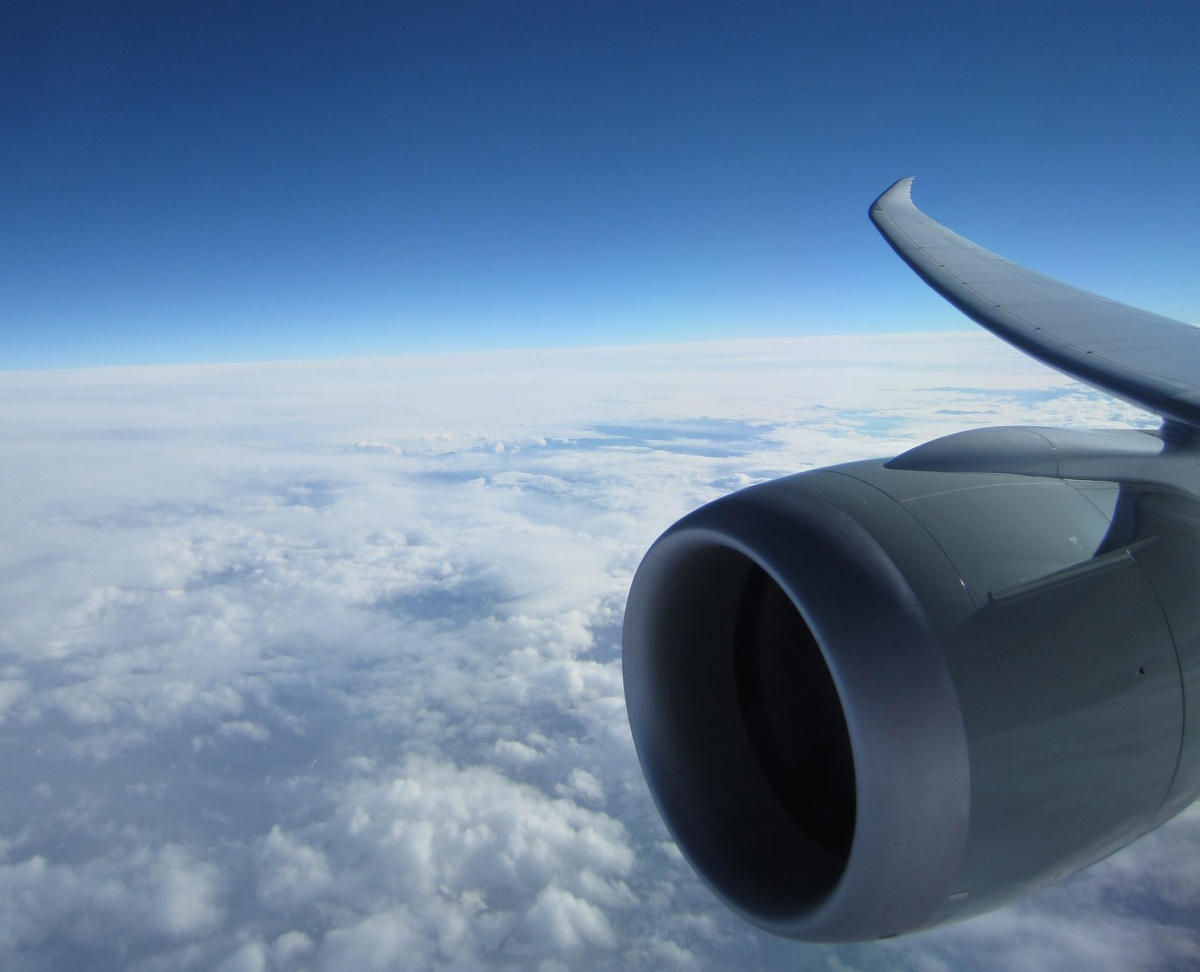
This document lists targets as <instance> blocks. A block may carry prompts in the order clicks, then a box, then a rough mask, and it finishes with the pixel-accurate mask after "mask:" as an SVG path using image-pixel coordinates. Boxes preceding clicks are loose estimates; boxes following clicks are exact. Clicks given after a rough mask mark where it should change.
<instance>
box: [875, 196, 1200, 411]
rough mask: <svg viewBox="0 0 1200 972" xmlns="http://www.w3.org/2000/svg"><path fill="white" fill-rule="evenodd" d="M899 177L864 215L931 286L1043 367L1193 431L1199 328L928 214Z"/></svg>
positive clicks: (1199, 387) (1198, 392)
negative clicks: (983, 242) (1045, 272)
mask: <svg viewBox="0 0 1200 972" xmlns="http://www.w3.org/2000/svg"><path fill="white" fill-rule="evenodd" d="M911 191H912V179H911V178H907V179H901V180H900V181H899V182H897V183H896V184H895V185H893V186H892V187H891V188H890V189H888V190H887V192H885V193H884V194H883V195H882V196H880V197H879V198H878V199H876V200H875V202H874V203H873V204H872V205H871V220H872V222H874V223H875V226H876V227H877V228H878V229H879V232H880V233H882V234H883V237H884V239H886V240H887V241H888V243H890V244H891V246H892V249H894V250H895V251H896V252H897V253H898V254H899V255H900V257H901V258H902V259H903V260H904V262H905V263H907V264H908V265H909V266H910V267H912V269H913V270H915V271H916V273H917V275H918V276H919V277H921V279H922V280H924V281H925V282H926V283H927V284H929V286H931V287H932V288H933V289H934V290H936V291H937V292H938V293H939V294H941V295H942V296H943V297H945V298H946V300H948V301H950V303H952V304H953V305H954V306H955V307H957V308H958V309H959V310H961V311H962V312H963V313H964V314H966V315H967V316H968V317H970V318H972V319H973V320H974V321H976V322H977V323H979V324H982V325H983V326H984V327H985V328H987V329H988V330H989V331H991V332H992V333H993V334H995V335H996V336H997V337H1000V338H1003V339H1004V340H1005V341H1007V342H1008V343H1009V344H1011V345H1013V346H1014V347H1016V348H1019V349H1020V350H1022V351H1024V352H1025V353H1026V354H1028V355H1031V356H1032V357H1034V358H1037V359H1038V360H1039V361H1042V362H1044V363H1045V364H1048V365H1050V367H1052V368H1055V369H1057V370H1058V371H1061V372H1064V373H1065V374H1068V375H1070V376H1071V377H1073V378H1078V379H1079V380H1080V381H1083V382H1086V383H1087V384H1089V385H1092V386H1094V387H1096V388H1099V389H1101V390H1102V391H1105V392H1108V393H1109V394H1110V395H1115V396H1116V397H1118V398H1122V399H1124V400H1125V401H1127V402H1132V403H1133V404H1135V405H1138V406H1141V407H1142V408H1146V409H1149V410H1150V411H1152V412H1154V413H1156V414H1158V415H1161V416H1162V417H1163V418H1165V419H1168V420H1171V421H1175V422H1181V423H1183V424H1184V425H1187V426H1189V427H1191V428H1193V429H1200V328H1197V327H1193V326H1191V325H1189V324H1184V323H1182V322H1180V321H1173V320H1171V319H1169V318H1166V317H1159V316H1158V315H1157V314H1150V313H1148V312H1146V311H1143V310H1138V309H1137V308H1136V307H1130V306H1128V305H1126V304H1119V303H1117V302H1116V301H1113V300H1108V299H1107V298H1105V297H1099V296H1097V295H1096V294H1091V293H1088V292H1087V291H1085V290H1079V289H1078V288H1076V287H1071V286H1069V285H1067V284H1065V283H1062V282H1060V281H1058V280H1053V279H1051V278H1050V277H1045V276H1042V275H1041V274H1040V273H1034V272H1033V271H1032V270H1027V269H1025V268H1024V267H1022V266H1020V265H1019V264H1016V263H1013V262H1012V261H1011V260H1006V259H1004V257H1002V256H999V255H997V254H995V253H992V252H991V251H990V250H985V249H983V247H981V246H976V245H975V244H974V243H972V242H971V241H970V240H968V239H964V238H963V237H961V236H959V235H958V234H957V233H955V232H953V231H951V230H949V229H947V228H946V227H945V226H942V225H941V224H940V223H936V222H934V221H933V220H932V219H930V218H929V217H928V216H926V215H925V214H924V213H923V212H921V211H920V210H919V209H917V207H916V206H914V205H913V202H912V196H911Z"/></svg>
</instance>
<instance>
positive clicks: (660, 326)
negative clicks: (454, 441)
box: [0, 0, 1200, 370]
mask: <svg viewBox="0 0 1200 972" xmlns="http://www.w3.org/2000/svg"><path fill="white" fill-rule="evenodd" d="M1198 38H1200V12H1197V11H1196V10H1195V8H1194V7H1193V6H1191V5H1188V4H1183V3H1153V4H1149V5H1143V6H1140V7H1136V8H1135V7H1134V6H1133V5H1129V4H1125V3H1112V2H1107V0H1106V2H1098V3H1097V2H1092V3H1082V2H1068V3H1060V4H1053V5H1048V4H1044V3H1034V2H1029V0H1019V2H1015V3H1012V4H1008V5H1004V6H1002V7H1000V6H987V7H981V6H975V5H964V4H952V3H919V4H916V5H903V6H901V5H895V4H891V3H833V2H826V0H819V2H811V3H805V4H787V3H761V2H754V3H748V4H741V3H739V4H733V3H718V2H703V3H696V4H688V5H674V4H670V5H668V4H649V5H647V4H635V3H627V2H618V3H607V4H603V5H584V4H561V3H549V2H529V3H519V4H499V3H485V2H477V0H465V2H461V3H406V4H390V3H376V2H367V3H358V4H354V5H352V6H350V7H339V8H335V7H334V6H333V5H328V4H319V3H295V4H287V5H284V4H267V3H260V4H250V5H246V4H235V3H232V2H217V3H208V4H204V5H163V4H156V3H151V2H136V3H133V2H121V3H116V4H110V5H104V6H99V7H97V6H93V5H88V4H83V3H65V4H54V5H42V4H20V5H10V6H9V7H7V8H6V9H5V10H4V11H3V12H0V266H3V268H4V269H3V277H2V278H0V370H4V369H25V368H59V367H83V366H92V365H116V364H143V363H174V362H221V361H253V360H284V359H304V358H311V359H317V358H347V357H363V356H374V355H387V354H402V353H410V352H422V351H451V350H482V349H492V348H508V347H556V346H579V345H598V344H627V343H652V342H664V341H667V342H669V341H679V340H692V339H707V338H724V337H738V336H770V335H786V334H809V333H812V334H817V333H862V332H871V331H911V330H928V329H941V328H954V327H965V326H967V325H966V324H965V323H964V322H963V321H962V319H961V318H960V317H959V316H958V315H957V314H956V313H955V312H954V311H953V310H952V309H951V308H949V307H947V306H944V305H943V304H942V303H941V302H940V301H939V300H938V298H937V297H936V296H934V295H933V294H932V293H929V292H927V291H926V290H925V288H924V287H923V286H922V285H921V284H920V283H919V282H918V281H917V280H916V278H914V277H913V276H912V275H911V273H910V272H909V271H908V270H907V269H906V268H905V267H904V266H903V265H902V264H901V263H900V262H899V261H898V260H897V259H896V258H895V257H894V256H893V255H892V254H891V253H890V251H889V250H888V248H887V247H886V245H885V244H884V243H883V242H882V241H881V240H880V239H879V238H878V236H877V234H876V233H875V231H874V230H873V229H872V228H871V226H870V224H869V223H868V221H867V218H866V209H867V206H868V204H869V203H870V201H871V200H872V199H873V198H874V196H875V195H877V194H878V193H879V192H881V191H882V190H883V189H885V188H886V187H887V186H888V185H889V184H890V183H891V182H892V181H894V180H895V179H897V178H899V177H901V176H905V175H914V176H916V177H917V182H916V185H915V188H914V198H915V199H916V201H917V204H918V205H919V206H921V207H922V208H923V209H925V210H926V211H927V212H929V213H930V215H932V216H934V217H935V218H937V219H939V220H941V221H943V222H945V223H947V224H948V225H950V226H952V227H953V228H954V229H956V230H958V231H960V232H962V233H963V234H964V235H967V236H969V237H971V238H973V239H975V240H976V241H977V242H979V243H981V244H982V245H984V246H988V247H990V248H992V249H995V250H997V251H999V252H1001V253H1003V254H1004V255H1006V256H1009V257H1012V258H1014V259H1017V260H1020V261H1021V262H1025V263H1027V264H1029V265H1031V266H1033V267H1035V268H1037V269H1039V270H1042V271H1044V272H1047V273H1050V274H1051V275H1054V276H1059V277H1062V278H1065V279H1067V280H1069V281H1070V282H1072V283H1075V284H1077V285H1080V286H1083V287H1085V288H1088V289H1093V290H1100V291H1101V292H1103V293H1105V294H1107V295H1109V296H1112V297H1115V298H1117V299H1119V300H1125V301H1127V302H1130V303H1134V304H1137V305H1139V306H1144V307H1147V308H1148V309H1151V310H1154V311H1156V312H1158V313H1162V314H1166V315H1168V316H1173V317H1177V318H1180V319H1183V320H1190V321H1196V320H1200V287H1197V286H1196V283H1195V272H1194V268H1195V266H1196V265H1197V261H1198V259H1200V233H1197V231H1196V225H1197V216H1198V215H1200V212H1198V210H1200V202H1198V201H1197V195H1196V193H1195V192H1194V189H1193V186H1194V182H1195V177H1196V159H1197V157H1198V155H1200V151H1198V150H1200V127H1198V126H1196V125H1195V111H1196V108H1195V106H1196V104H1197V103H1200V72H1197V71H1196V70H1195V50H1196V48H1197V39H1198Z"/></svg>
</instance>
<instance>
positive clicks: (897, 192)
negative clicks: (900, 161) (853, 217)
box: [869, 176, 914, 219]
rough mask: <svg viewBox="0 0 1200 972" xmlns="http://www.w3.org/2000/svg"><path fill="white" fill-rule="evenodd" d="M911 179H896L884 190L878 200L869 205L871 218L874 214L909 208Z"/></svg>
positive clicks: (908, 177) (906, 177)
mask: <svg viewBox="0 0 1200 972" xmlns="http://www.w3.org/2000/svg"><path fill="white" fill-rule="evenodd" d="M913 178H914V177H913V176H905V177H904V178H903V179H897V180H896V181H895V182H893V183H892V184H891V185H890V186H889V187H888V188H887V189H886V190H884V192H882V193H881V194H880V196H879V198H878V199H876V200H875V201H874V202H873V203H871V208H870V210H869V212H870V215H871V218H872V219H875V214H876V213H883V212H885V211H886V210H889V209H893V210H894V209H896V208H898V207H905V208H908V207H911V206H912V205H913V201H912V184H913Z"/></svg>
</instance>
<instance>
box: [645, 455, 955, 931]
mask: <svg viewBox="0 0 1200 972" xmlns="http://www.w3.org/2000/svg"><path fill="white" fill-rule="evenodd" d="M804 486H805V483H804V477H803V476H798V477H791V478H789V479H788V480H781V481H777V482H776V483H770V484H764V485H763V486H759V487H753V488H751V489H749V490H744V491H742V492H740V493H735V494H733V495H731V496H728V497H725V498H723V499H721V500H718V501H716V502H715V503H712V504H709V506H706V507H703V508H702V509H700V510H698V511H696V512H695V513H693V514H691V515H690V516H688V517H685V518H684V519H683V520H681V521H680V522H679V523H678V524H676V525H675V526H674V527H672V528H671V529H670V530H668V531H667V532H666V533H665V534H664V535H663V536H662V537H660V538H659V540H658V541H657V542H656V543H655V545H654V546H653V547H652V548H651V550H650V552H649V553H648V554H647V556H646V558H645V560H644V561H643V563H642V566H641V567H639V570H638V574H637V576H636V577H635V580H634V583H633V586H632V588H631V591H630V598H629V604H628V606H627V611H626V622H625V648H624V667H625V681H626V700H627V707H628V710H629V718H630V725H631V728H632V729H633V734H634V741H635V745H636V747H637V750H638V755H639V759H640V760H641V762H642V766H643V770H644V771H645V773H646V777H647V780H648V781H649V782H650V785H651V790H652V792H653V793H654V795H655V799H656V801H657V802H658V804H659V808H660V810H661V811H662V813H663V816H664V819H666V821H667V825H668V827H669V828H670V829H671V831H672V833H673V834H674V835H675V837H676V840H677V842H678V843H679V845H680V849H681V850H682V851H683V853H684V855H685V856H686V857H687V858H688V859H689V861H691V862H692V864H693V866H694V867H696V869H697V871H698V872H699V873H700V875H701V877H702V878H703V879H704V880H705V881H706V883H708V884H709V886H710V887H711V888H712V889H713V891H714V892H715V893H716V894H717V895H718V896H719V897H721V898H722V900H724V901H725V902H726V903H727V904H728V905H729V906H730V907H732V908H733V909H734V910H735V911H737V912H739V913H740V914H742V915H743V916H744V917H746V918H747V919H749V920H750V921H752V922H754V923H756V924H758V925H759V926H760V927H763V928H765V929H767V930H769V931H772V932H774V933H776V934H781V935H786V936H789V937H796V938H804V939H809V940H816V941H838V940H849V939H856V938H858V939H860V938H865V937H880V936H884V935H889V934H894V933H897V932H903V931H907V930H911V929H914V928H917V927H920V926H921V925H922V924H924V923H926V922H927V921H928V920H929V918H930V916H931V915H932V913H933V912H934V910H935V909H936V908H937V906H938V905H939V904H940V903H941V902H942V901H943V900H945V897H946V895H947V893H948V889H949V887H950V884H951V882H952V879H953V876H954V873H955V871H956V869H957V866H958V863H959V860H960V858H961V852H962V848H963V846H964V844H965V840H966V825H967V815H968V810H969V768H968V759H967V749H966V737H965V732H964V729H963V725H962V718H961V714H960V711H959V707H958V700H957V695H956V693H955V691H954V687H953V683H952V682H951V680H950V676H949V673H948V671H947V669H946V664H945V660H944V658H943V655H942V652H941V648H940V645H939V643H938V640H937V637H936V635H935V634H934V632H933V630H932V628H931V626H930V624H929V621H928V619H927V617H926V615H925V612H924V611H923V609H922V608H921V606H920V604H919V603H918V601H917V598H916V597H915V595H914V594H913V591H912V589H911V588H910V587H909V585H908V584H907V582H905V580H904V578H903V576H902V575H901V573H900V571H899V569H898V568H897V567H896V565H895V564H894V563H893V561H892V559H891V558H890V557H889V556H888V554H887V553H886V552H885V551H884V550H883V549H882V547H881V546H880V545H879V543H877V542H876V541H875V540H874V539H873V538H872V537H871V536H870V535H869V534H868V533H867V532H866V530H865V529H863V527H861V526H860V525H859V524H858V523H857V522H855V521H854V520H853V519H852V518H851V517H850V516H849V515H847V514H846V513H845V512H844V511H842V510H841V509H839V508H838V507H836V506H835V505H833V504H832V503H830V502H828V501H827V500H825V499H823V498H822V497H820V496H817V495H813V493H812V492H811V491H809V490H807V489H805V488H804ZM751 565H757V566H758V567H760V568H761V569H762V570H763V571H765V572H766V574H767V575H769V577H770V578H771V580H772V581H773V582H774V583H775V584H777V585H778V586H779V588H780V589H781V590H782V591H783V592H784V593H785V594H786V595H787V597H788V598H789V600H790V601H791V603H792V605H793V606H794V607H795V609H796V610H797V611H798V612H799V613H800V615H801V617H802V618H803V619H804V621H805V623H806V624H807V625H808V627H809V629H810V630H811V631H812V633H813V635H814V637H815V639H816V642H817V644H818V645H819V646H820V650H821V653H822V655H823V656H824V659H825V662H826V664H827V666H828V668H829V671H830V674H831V676H832V678H833V681H834V684H835V686H836V689H837V693H838V697H839V699H840V701H841V704H842V708H843V712H844V715H845V719H846V725H847V730H848V732H849V736H850V742H851V749H852V753H853V760H854V785H855V796H856V813H855V817H856V819H855V823H854V836H853V842H852V844H851V847H850V851H849V855H848V858H847V859H846V860H845V861H844V862H843V863H840V864H839V863H838V862H834V864H833V865H832V866H833V867H835V868H837V873H836V874H834V875H833V876H832V877H830V876H829V871H828V868H827V869H826V871H825V873H824V874H823V875H818V877H817V879H815V880H814V879H813V878H812V877H811V876H810V875H796V876H794V877H789V876H788V875H786V874H781V873H777V872H775V871H771V870H770V869H769V868H766V867H765V866H764V867H757V869H756V868H755V867H745V868H742V869H741V870H739V868H738V866H737V862H736V861H735V860H733V858H734V857H736V854H737V853H742V854H743V855H745V854H746V853H750V852H755V851H754V848H755V846H756V845H753V844H746V845H745V846H742V845H740V844H738V841H739V840H741V841H743V843H745V841H748V840H749V838H733V843H734V846H735V853H731V854H729V855H728V859H727V858H726V857H722V855H721V854H720V853H718V852H715V851H712V850H711V849H709V844H711V842H712V841H713V840H717V839H729V838H728V836H727V835H726V836H725V837H721V838H718V837H715V836H712V835H713V834H718V833H720V830H719V829H717V830H713V829H712V828H721V827H725V828H727V829H728V828H730V827H746V826H750V827H754V828H758V829H761V830H762V831H764V833H765V834H767V836H766V837H764V838H763V839H764V840H767V839H769V838H770V836H771V835H776V836H779V837H780V839H781V840H784V841H786V839H787V838H786V837H783V836H780V835H783V834H784V831H783V830H782V829H779V827H778V821H777V819H776V818H775V817H772V816H771V814H770V813H769V812H768V811H762V812H761V814H760V813H759V811H755V812H753V813H749V814H748V815H740V816H739V814H738V813H737V812H736V810H731V809H730V808H729V807H718V808H717V809H716V810H714V811H713V812H712V813H711V814H709V815H708V816H707V817H706V816H705V814H704V813H703V812H702V811H700V810H697V809H696V807H695V806H694V804H695V803H696V802H697V801H699V800H700V798H701V795H702V793H701V790H702V789H703V791H704V793H705V794H708V793H709V792H710V791H711V790H712V789H715V788H718V787H719V786H720V783H719V781H717V782H714V780H716V778H715V777H711V778H710V777H708V776H704V775H703V774H698V773H695V772H693V771H691V770H689V769H688V768H687V767H682V766H680V765H679V763H680V761H681V759H680V756H679V750H678V748H677V747H678V745H679V743H680V739H681V736H680V732H679V730H680V725H686V724H688V722H687V713H686V712H682V710H680V709H679V707H678V705H675V703H674V702H673V701H672V698H671V693H672V691H673V690H671V689H666V688H664V685H665V682H664V680H665V679H682V680H683V681H685V682H687V681H688V679H689V678H691V679H692V682H693V683H695V684H692V685H691V688H689V690H691V689H696V688H697V685H699V682H702V681H703V676H695V677H693V676H691V675H690V674H689V673H688V666H687V665H684V664H681V663H680V662H679V660H678V659H680V658H685V657H686V658H687V660H688V661H689V662H691V656H690V655H687V656H685V655H684V654H683V652H684V651H691V652H694V651H695V650H696V649H695V643H697V641H703V640H704V637H705V635H704V634H703V630H704V629H703V628H702V627H701V626H696V625H694V626H693V628H687V626H686V625H685V627H684V628H683V629H681V630H680V631H679V632H673V631H672V630H671V625H672V624H674V623H676V621H677V619H676V618H675V617H674V615H672V613H671V612H672V611H676V613H678V612H677V608H678V607H679V606H680V605H683V604H687V603H689V598H691V597H693V596H692V595H689V594H688V593H687V587H686V585H688V584H694V583H695V582H696V581H697V579H700V580H701V581H703V578H704V577H705V576H706V573H707V572H715V574H716V575H718V577H719V580H720V583H713V584H710V585H708V586H705V584H704V583H701V590H700V591H699V592H698V593H696V594H695V595H694V600H695V602H696V603H702V602H703V603H706V604H709V605H711V604H714V603H715V604H717V605H718V607H717V608H716V609H712V608H709V609H708V619H709V620H710V621H712V620H714V619H715V620H716V622H717V624H716V627H717V629H719V628H720V625H721V623H723V622H722V621H721V618H722V617H723V615H722V611H721V609H720V604H721V603H722V602H721V598H722V597H728V598H729V602H728V603H732V601H733V599H735V597H736V593H731V594H728V595H724V594H722V592H721V590H719V589H718V588H720V587H723V586H729V584H728V583H727V582H729V581H732V580H733V579H734V578H735V577H737V576H738V571H739V570H741V571H742V576H743V577H744V574H745V572H746V571H748V570H749V569H750V566H751ZM847 591H851V592H853V596H852V597H849V598H848V597H847V593H846V592H847ZM664 605H667V607H664ZM670 605H675V607H670ZM728 610H729V613H730V616H732V610H733V609H732V608H729V609H728ZM714 612H715V613H714ZM689 623H690V622H689ZM697 632H700V634H699V636H698V638H693V643H692V644H688V643H687V640H688V639H687V638H685V637H682V635H684V634H686V635H688V636H689V637H690V636H692V635H696V634H697ZM714 637H715V636H714ZM672 639H675V640H676V641H678V642H679V644H676V645H674V647H672V646H671V642H672ZM673 654H674V655H675V656H676V660H675V661H674V662H672V661H671V656H672V655H673ZM664 656H666V659H667V660H664ZM712 671H716V669H715V668H713V669H712ZM713 680H716V676H713ZM699 690H700V691H701V694H703V693H704V692H708V693H709V698H710V700H711V699H715V700H716V706H715V709H716V711H718V712H719V711H723V710H722V709H721V702H720V699H721V695H720V691H719V689H717V688H715V687H711V686H710V687H707V688H706V687H704V686H703V685H699ZM680 691H683V689H680ZM681 713H682V718H683V722H682V723H680V722H679V717H680V716H681ZM689 731H690V730H689ZM742 735H743V742H742V743H740V744H739V743H737V742H736V741H732V742H731V741H719V742H716V743H714V744H713V745H710V746H709V749H711V750H712V752H711V758H712V759H714V760H716V759H721V758H724V759H725V760H726V761H727V765H728V766H729V767H730V768H731V769H730V772H731V774H733V775H734V776H737V778H738V779H739V780H740V784H739V785H740V786H741V787H743V788H744V789H746V791H747V793H748V794H749V796H748V797H747V799H748V800H750V798H751V797H753V799H755V800H757V799H758V798H759V797H760V796H761V795H762V794H761V790H760V791H758V792H755V791H754V789H753V788H754V784H753V782H748V781H747V780H748V778H747V775H746V774H745V773H744V772H743V771H742V770H741V769H739V768H738V764H739V761H741V760H751V761H752V760H753V759H754V756H753V752H752V750H751V749H750V748H749V747H748V745H746V744H745V742H744V733H743V734H742ZM706 745H708V744H707V743H706ZM714 747H715V748H714ZM685 749H686V746H685ZM689 773H692V778H689ZM690 786H695V787H698V788H697V789H696V790H693V791H691V792H689V791H688V787H690ZM705 787H707V789H704V788H705ZM718 802H719V801H718ZM706 828H708V829H706ZM747 847H748V848H749V851H747ZM780 856H781V857H782V858H784V859H787V858H788V855H787V854H786V853H783V854H781V855H780ZM791 860H792V863H793V864H799V863H800V862H808V861H810V860H811V859H810V858H808V857H804V856H803V855H801V854H799V852H797V853H796V854H793V855H792V857H791ZM794 869H796V870H799V869H802V868H800V867H796V868H794ZM816 869H817V870H818V871H819V870H820V867H819V866H818V867H817V868H816ZM764 883H765V884H766V887H765V888H764V887H758V886H756V885H762V884H764Z"/></svg>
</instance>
